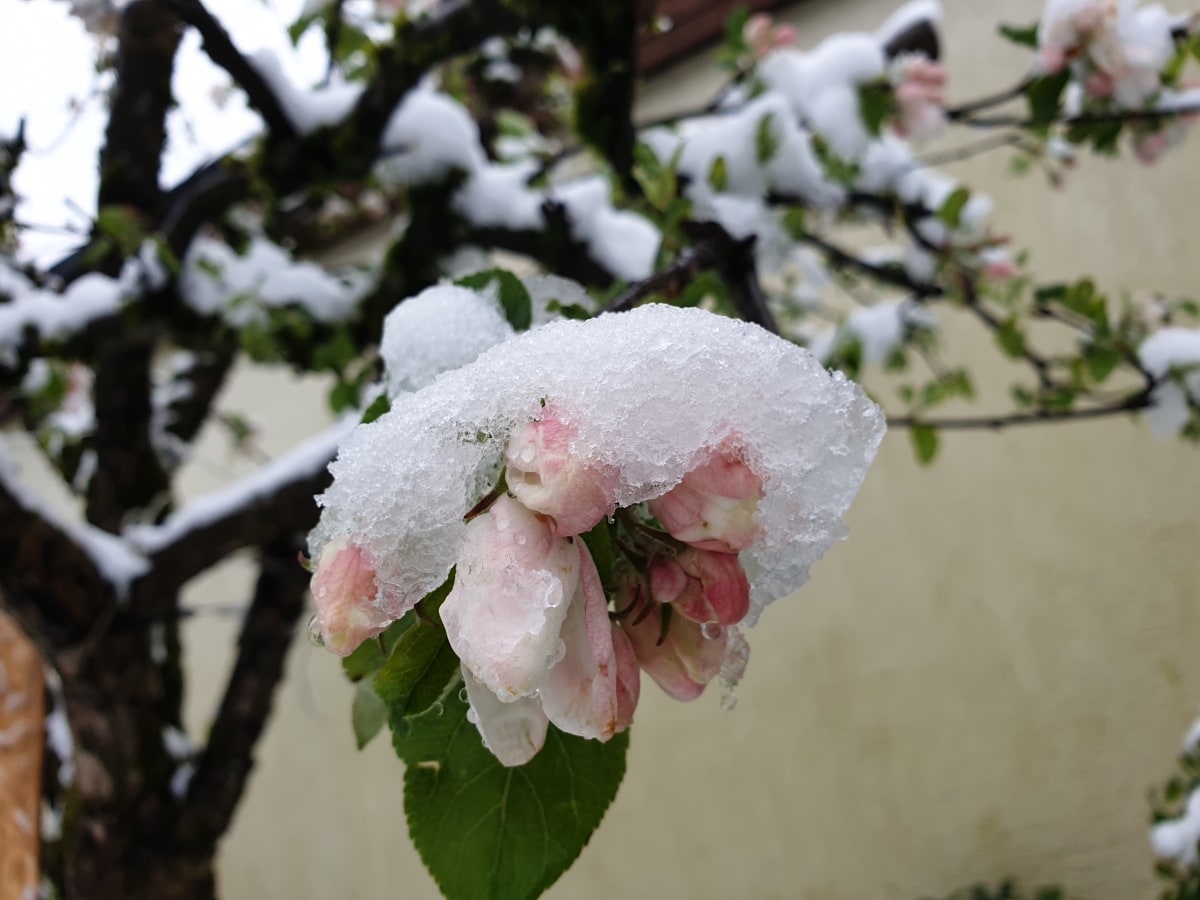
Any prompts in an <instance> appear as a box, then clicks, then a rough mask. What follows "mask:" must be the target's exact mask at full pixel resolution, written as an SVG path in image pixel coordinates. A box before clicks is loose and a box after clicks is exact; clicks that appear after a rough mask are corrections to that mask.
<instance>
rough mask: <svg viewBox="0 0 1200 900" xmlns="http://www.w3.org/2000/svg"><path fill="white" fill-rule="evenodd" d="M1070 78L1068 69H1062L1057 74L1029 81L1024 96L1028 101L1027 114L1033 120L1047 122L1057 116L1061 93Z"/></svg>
mask: <svg viewBox="0 0 1200 900" xmlns="http://www.w3.org/2000/svg"><path fill="white" fill-rule="evenodd" d="M1070 80H1071V71H1070V69H1063V70H1062V71H1061V72H1059V73H1058V74H1057V75H1050V76H1048V77H1044V78H1034V79H1033V80H1032V81H1030V82H1029V87H1027V88H1026V89H1025V97H1026V99H1027V100H1028V101H1029V114H1030V116H1031V117H1032V118H1033V120H1034V121H1035V122H1045V123H1048V122H1053V121H1054V120H1055V119H1056V118H1058V112H1059V108H1060V106H1061V104H1062V94H1063V91H1064V90H1066V87H1067V82H1069V81H1070Z"/></svg>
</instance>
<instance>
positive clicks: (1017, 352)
mask: <svg viewBox="0 0 1200 900" xmlns="http://www.w3.org/2000/svg"><path fill="white" fill-rule="evenodd" d="M996 343H997V344H998V345H999V346H1000V349H1001V350H1003V351H1004V355H1005V356H1009V357H1012V358H1013V359H1019V358H1020V357H1021V355H1022V354H1023V353H1024V352H1025V332H1023V331H1022V330H1021V328H1020V326H1019V325H1017V323H1016V320H1015V319H1009V320H1007V321H1005V322H1001V323H1000V324H999V326H997V328H996Z"/></svg>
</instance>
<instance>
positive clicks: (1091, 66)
mask: <svg viewBox="0 0 1200 900" xmlns="http://www.w3.org/2000/svg"><path fill="white" fill-rule="evenodd" d="M1172 25H1173V20H1172V17H1171V15H1170V14H1169V13H1168V12H1167V11H1166V10H1165V9H1164V8H1163V7H1161V6H1159V5H1158V4H1153V5H1151V6H1144V7H1140V8H1139V7H1138V4H1137V0H1047V3H1046V9H1045V12H1044V13H1043V15H1042V20H1041V24H1040V26H1039V28H1038V70H1039V72H1040V73H1041V74H1043V75H1054V74H1057V73H1058V72H1061V71H1062V70H1063V69H1065V68H1068V67H1069V68H1070V70H1071V75H1072V78H1073V80H1075V81H1077V82H1078V83H1079V84H1080V85H1081V86H1082V88H1083V91H1084V94H1085V95H1086V96H1087V97H1088V98H1089V99H1091V100H1095V101H1110V102H1111V103H1112V104H1114V105H1115V106H1116V107H1118V108H1121V109H1140V108H1141V107H1143V106H1144V105H1145V104H1146V103H1147V101H1149V100H1150V99H1151V98H1152V97H1154V96H1155V95H1156V94H1158V92H1159V91H1160V90H1161V89H1162V70H1163V68H1164V67H1165V66H1166V65H1167V63H1168V62H1169V61H1170V60H1171V57H1172V55H1173V54H1174V52H1175V43H1174V41H1173V40H1172V38H1171V28H1172Z"/></svg>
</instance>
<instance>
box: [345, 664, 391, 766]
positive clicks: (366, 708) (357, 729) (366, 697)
mask: <svg viewBox="0 0 1200 900" xmlns="http://www.w3.org/2000/svg"><path fill="white" fill-rule="evenodd" d="M387 712H388V711H387V706H386V705H385V704H384V702H383V701H382V700H380V699H379V695H378V694H376V693H375V689H374V688H373V687H372V686H371V682H369V681H360V682H359V683H358V686H357V687H356V688H355V689H354V702H353V703H352V704H351V706H350V722H351V724H352V725H353V726H354V740H355V742H356V743H357V744H358V749H359V750H361V749H362V748H363V747H365V746H367V744H369V743H370V742H371V739H372V738H374V737H375V735H377V734H379V732H380V731H382V730H383V726H384V723H386V722H387Z"/></svg>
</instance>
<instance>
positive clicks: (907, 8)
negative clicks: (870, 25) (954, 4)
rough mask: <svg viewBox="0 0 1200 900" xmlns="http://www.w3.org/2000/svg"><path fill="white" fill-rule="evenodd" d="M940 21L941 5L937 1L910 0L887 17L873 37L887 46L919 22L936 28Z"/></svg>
mask: <svg viewBox="0 0 1200 900" xmlns="http://www.w3.org/2000/svg"><path fill="white" fill-rule="evenodd" d="M941 21H942V4H941V3H940V2H939V0H912V2H910V3H905V4H904V5H903V6H901V7H900V8H899V9H897V10H896V11H895V12H894V13H892V14H891V15H890V16H888V18H887V21H886V22H884V23H883V24H882V25H881V26H879V28H878V29H877V30H876V32H875V37H876V38H877V39H878V40H879V43H880V44H887V42H888V41H890V40H891V39H892V38H894V37H897V36H898V35H901V34H903V33H904V32H905V31H907V30H908V29H910V28H912V27H913V26H914V25H918V24H920V23H921V22H930V23H932V24H933V25H934V26H937V25H939V24H941Z"/></svg>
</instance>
